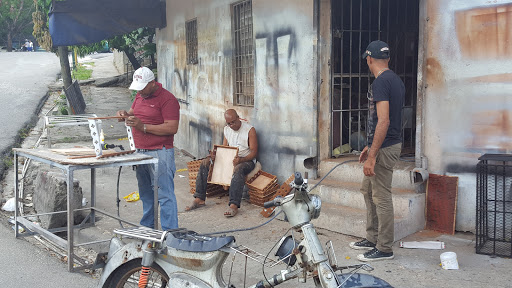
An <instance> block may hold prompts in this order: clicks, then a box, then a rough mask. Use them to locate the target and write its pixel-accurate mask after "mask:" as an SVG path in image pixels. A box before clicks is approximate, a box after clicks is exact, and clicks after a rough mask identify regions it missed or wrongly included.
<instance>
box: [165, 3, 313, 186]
mask: <svg viewBox="0 0 512 288" xmlns="http://www.w3.org/2000/svg"><path fill="white" fill-rule="evenodd" d="M234 2H235V1H230V0H208V1H205V0H189V1H179V0H167V27H166V28H164V29H161V30H159V31H158V32H157V52H158V55H159V59H158V63H159V69H158V73H159V75H158V77H159V79H160V82H162V83H163V85H164V87H165V88H167V89H169V90H170V91H171V92H172V93H174V94H175V95H176V97H177V98H178V99H180V101H181V118H180V128H179V132H178V134H177V135H176V137H175V145H176V146H177V147H179V148H184V149H185V150H187V151H188V152H190V153H191V154H193V155H195V156H197V157H203V156H205V155H206V154H207V153H208V149H210V148H211V147H212V145H213V144H220V143H222V131H223V127H224V126H225V121H224V117H223V112H224V111H225V110H226V109H228V108H235V109H236V110H237V111H238V112H239V114H240V116H241V117H242V118H245V119H247V120H248V121H249V122H250V123H251V124H252V125H254V126H255V128H256V131H257V134H258V138H259V141H258V142H259V147H260V153H259V157H258V158H259V160H260V162H261V163H262V165H263V170H265V171H268V172H270V173H272V174H275V175H277V176H278V177H279V178H280V180H281V181H282V180H284V178H287V177H289V175H291V173H292V172H293V171H296V170H297V171H302V172H303V171H306V169H305V168H304V165H303V161H304V159H306V158H308V157H312V156H316V155H317V139H316V138H317V136H316V135H317V120H316V117H317V110H318V109H317V103H316V93H317V92H316V91H317V88H316V83H317V82H316V75H317V73H316V69H317V66H316V65H317V61H316V41H315V39H316V32H315V30H314V1H313V0H300V1H298V0H281V1H273V0H253V2H252V3H253V7H252V8H253V37H254V53H255V54H254V55H255V60H254V61H255V62H254V64H255V68H254V73H255V96H254V98H255V101H254V107H239V106H235V107H234V106H233V76H232V59H231V57H232V48H233V46H232V38H231V10H230V9H231V8H230V4H232V3H234ZM194 18H197V32H198V43H199V45H198V57H199V63H198V64H196V65H190V64H186V44H185V39H186V38H185V21H187V20H190V19H194Z"/></svg>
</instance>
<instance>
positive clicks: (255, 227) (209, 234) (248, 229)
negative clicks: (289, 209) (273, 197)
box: [197, 160, 358, 236]
mask: <svg viewBox="0 0 512 288" xmlns="http://www.w3.org/2000/svg"><path fill="white" fill-rule="evenodd" d="M350 162H358V160H347V161H344V162H341V163H339V164H338V165H336V166H334V167H333V168H332V169H331V170H329V172H327V174H325V176H324V177H322V179H320V181H318V183H316V184H315V186H313V188H311V189H309V191H308V193H309V192H311V191H312V190H313V189H315V188H316V186H318V184H320V183H322V181H323V180H324V179H325V178H326V177H327V176H329V174H331V172H332V171H333V170H334V169H336V168H338V167H339V166H341V165H343V164H346V163H350ZM308 197H309V196H308ZM294 198H295V197H292V198H291V199H290V200H288V201H286V202H283V203H281V205H283V204H285V203H287V202H289V201H292V200H293V199H294ZM308 208H309V206H308ZM282 212H283V210H281V211H279V213H277V214H276V215H274V216H273V217H272V218H270V219H269V220H268V221H267V222H265V223H262V224H260V225H257V226H254V227H249V228H241V229H234V230H226V231H219V232H211V233H203V234H197V235H198V236H211V235H218V234H228V233H233V232H241V231H250V230H254V229H257V228H260V227H262V226H264V225H267V224H268V223H270V222H271V221H272V220H274V219H275V218H276V217H277V215H279V214H281V213H282Z"/></svg>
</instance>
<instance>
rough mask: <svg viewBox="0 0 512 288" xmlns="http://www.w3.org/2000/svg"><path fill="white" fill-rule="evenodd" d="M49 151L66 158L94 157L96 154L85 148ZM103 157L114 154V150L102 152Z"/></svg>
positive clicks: (92, 150)
mask: <svg viewBox="0 0 512 288" xmlns="http://www.w3.org/2000/svg"><path fill="white" fill-rule="evenodd" d="M50 151H52V152H55V153H57V154H60V155H66V156H89V155H92V156H96V152H94V149H92V148H87V147H73V148H60V149H50ZM102 153H103V155H108V154H115V153H116V151H115V150H103V151H102Z"/></svg>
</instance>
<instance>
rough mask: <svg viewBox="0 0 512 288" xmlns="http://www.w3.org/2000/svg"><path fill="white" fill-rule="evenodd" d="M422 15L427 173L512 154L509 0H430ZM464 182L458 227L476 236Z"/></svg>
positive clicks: (467, 180) (471, 181) (468, 182)
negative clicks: (492, 155)
mask: <svg viewBox="0 0 512 288" xmlns="http://www.w3.org/2000/svg"><path fill="white" fill-rule="evenodd" d="M427 17H428V18H427V22H426V23H427V24H426V29H425V31H426V33H427V42H428V43H427V44H426V51H424V52H425V56H424V57H425V62H424V63H425V65H426V75H424V77H425V78H424V79H423V84H424V85H427V86H426V89H425V92H424V93H425V94H424V110H423V112H424V122H423V128H424V129H423V132H424V136H423V151H424V154H425V155H426V156H427V158H428V163H429V165H428V166H429V167H428V168H429V171H430V172H431V173H440V174H443V173H452V174H451V175H457V173H463V172H468V171H474V168H475V165H476V163H477V162H478V159H477V158H478V157H479V156H480V155H481V154H484V153H498V152H502V153H504V152H510V150H511V148H512V144H511V143H512V115H511V112H510V111H512V97H511V96H512V73H510V71H511V69H510V67H511V64H512V26H511V25H510V23H512V1H498V0H495V1H487V0H450V1H445V0H433V1H427ZM454 173H455V174H454ZM473 175H474V174H473ZM461 176H462V177H461V178H460V181H459V183H460V184H459V204H458V211H457V218H458V221H457V227H456V229H457V230H469V231H474V227H475V226H474V223H475V222H474V216H473V215H475V210H474V209H475V205H474V199H475V195H474V193H475V189H473V188H474V186H475V182H476V180H475V178H474V177H468V176H467V174H464V175H463V174H461ZM468 187H470V188H471V189H467V188H468ZM471 193H473V195H468V194H471Z"/></svg>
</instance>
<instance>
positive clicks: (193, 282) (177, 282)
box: [169, 272, 212, 288]
mask: <svg viewBox="0 0 512 288" xmlns="http://www.w3.org/2000/svg"><path fill="white" fill-rule="evenodd" d="M169 283H173V287H187V288H211V287H212V286H211V285H209V284H208V283H206V282H204V281H203V280H201V279H199V278H196V277H194V276H192V275H189V274H186V273H180V272H177V273H173V274H171V275H169Z"/></svg>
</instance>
